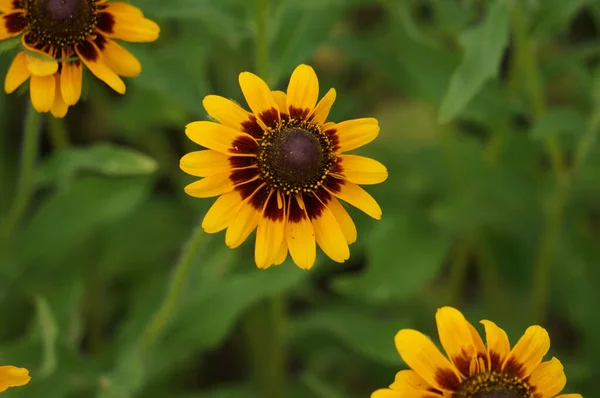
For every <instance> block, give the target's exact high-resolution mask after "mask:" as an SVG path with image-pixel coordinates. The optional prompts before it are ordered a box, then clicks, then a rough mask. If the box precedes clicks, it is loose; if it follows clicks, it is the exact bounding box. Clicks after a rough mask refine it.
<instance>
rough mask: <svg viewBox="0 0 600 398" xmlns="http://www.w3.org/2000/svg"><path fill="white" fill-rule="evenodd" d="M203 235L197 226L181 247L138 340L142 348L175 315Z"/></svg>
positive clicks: (162, 330)
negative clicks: (160, 298)
mask: <svg viewBox="0 0 600 398" xmlns="http://www.w3.org/2000/svg"><path fill="white" fill-rule="evenodd" d="M204 236H205V234H204V232H203V231H202V228H201V227H197V228H196V229H195V230H194V232H193V234H192V236H191V237H190V239H189V240H188V241H187V243H186V245H185V247H184V249H183V253H182V254H181V257H180V258H179V261H178V262H177V264H176V266H175V271H174V273H173V276H172V277H171V281H170V283H169V286H168V289H167V293H166V295H165V297H164V299H163V302H162V304H161V306H160V308H159V309H158V311H157V312H156V314H155V315H154V317H153V318H152V320H151V321H150V322H149V323H148V326H147V327H146V329H145V330H144V332H143V333H142V337H141V340H140V341H141V346H142V348H143V349H148V348H150V347H152V345H153V344H154V343H155V342H156V341H157V340H158V339H159V338H160V336H161V334H162V333H163V332H164V330H165V329H166V327H167V326H168V324H169V322H170V321H171V319H172V318H173V316H174V315H175V312H176V310H177V306H178V304H179V301H180V300H181V296H182V294H183V290H184V288H185V282H186V280H187V277H188V272H189V270H190V265H191V264H192V260H193V259H194V256H195V255H196V253H197V252H198V249H199V248H200V244H201V243H202V241H203V240H204Z"/></svg>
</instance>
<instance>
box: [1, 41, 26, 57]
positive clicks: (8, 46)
mask: <svg viewBox="0 0 600 398" xmlns="http://www.w3.org/2000/svg"><path fill="white" fill-rule="evenodd" d="M19 45H21V37H12V38H10V39H5V40H2V41H0V54H4V53H7V52H9V51H11V50H13V49H15V48H17V47H18V46H19Z"/></svg>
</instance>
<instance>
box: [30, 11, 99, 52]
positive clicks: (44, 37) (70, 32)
mask: <svg viewBox="0 0 600 398" xmlns="http://www.w3.org/2000/svg"><path fill="white" fill-rule="evenodd" d="M26 8H27V18H28V19H29V31H30V33H31V35H33V37H32V41H36V42H38V43H40V44H47V45H53V46H56V47H65V46H70V45H75V44H78V43H80V42H82V41H84V40H86V39H87V37H88V36H90V35H92V34H94V32H95V30H96V23H97V16H96V12H95V11H96V0H27V6H26Z"/></svg>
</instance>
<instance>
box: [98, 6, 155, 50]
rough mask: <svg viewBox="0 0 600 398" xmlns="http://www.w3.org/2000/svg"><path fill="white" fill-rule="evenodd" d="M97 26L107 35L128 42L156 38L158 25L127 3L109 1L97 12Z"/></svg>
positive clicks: (148, 40) (146, 40)
mask: <svg viewBox="0 0 600 398" xmlns="http://www.w3.org/2000/svg"><path fill="white" fill-rule="evenodd" d="M97 28H98V29H99V30H100V31H102V32H103V33H105V34H106V35H107V36H108V37H111V38H114V39H120V40H125V41H130V42H151V41H155V40H156V39H158V35H159V34H160V27H159V26H158V24H156V22H154V21H151V20H149V19H148V18H144V16H143V14H142V12H141V11H140V10H139V9H138V8H137V7H134V6H132V5H130V4H127V3H120V2H110V3H106V4H105V5H104V10H102V11H101V12H99V13H98V24H97Z"/></svg>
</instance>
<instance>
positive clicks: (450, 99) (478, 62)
mask: <svg viewBox="0 0 600 398" xmlns="http://www.w3.org/2000/svg"><path fill="white" fill-rule="evenodd" d="M511 4H512V3H511V2H508V1H502V0H499V1H496V2H494V3H493V5H492V6H491V8H490V10H489V12H488V15H487V18H486V20H485V21H484V22H483V23H482V24H481V25H480V26H478V27H476V28H474V29H472V30H470V31H468V32H466V33H465V35H464V36H463V40H462V44H463V45H464V47H465V56H464V58H463V60H462V62H461V63H460V65H459V66H458V68H457V69H456V70H455V71H454V73H453V75H452V78H451V79H450V85H449V86H448V91H447V92H446V95H445V97H444V99H443V101H442V104H441V107H440V115H439V122H440V123H447V122H449V121H450V120H452V119H453V118H455V117H456V116H457V115H458V114H459V113H460V112H461V111H462V110H463V109H464V108H465V107H466V106H467V105H468V104H469V102H470V101H471V100H472V99H473V97H475V95H476V94H477V93H478V92H479V90H481V88H482V87H483V85H484V84H485V83H486V82H487V81H488V80H489V79H491V78H492V77H494V76H495V75H496V74H497V73H498V68H499V66H500V61H501V59H502V54H503V52H504V49H505V47H506V45H507V42H508V34H509V25H510V9H511V7H510V5H511Z"/></svg>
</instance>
